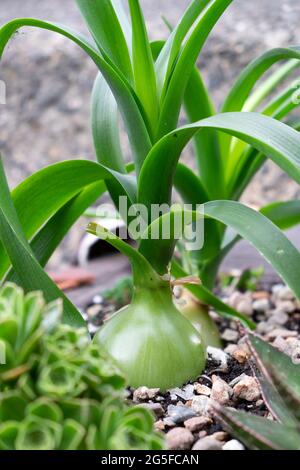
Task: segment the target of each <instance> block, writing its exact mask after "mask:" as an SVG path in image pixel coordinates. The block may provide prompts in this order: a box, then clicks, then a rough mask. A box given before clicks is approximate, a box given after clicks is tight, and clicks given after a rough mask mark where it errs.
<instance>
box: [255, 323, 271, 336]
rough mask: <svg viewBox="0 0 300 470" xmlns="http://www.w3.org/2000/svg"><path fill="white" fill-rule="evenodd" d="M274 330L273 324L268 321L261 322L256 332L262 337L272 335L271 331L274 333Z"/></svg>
mask: <svg viewBox="0 0 300 470" xmlns="http://www.w3.org/2000/svg"><path fill="white" fill-rule="evenodd" d="M273 329H274V325H272V324H270V323H268V322H266V321H261V322H259V324H258V325H257V328H256V331H257V333H258V334H260V335H266V334H268V333H270V331H272V330H273Z"/></svg>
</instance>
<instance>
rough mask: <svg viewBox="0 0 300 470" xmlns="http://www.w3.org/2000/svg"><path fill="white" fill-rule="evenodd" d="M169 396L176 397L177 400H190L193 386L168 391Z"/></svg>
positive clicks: (192, 394)
mask: <svg viewBox="0 0 300 470" xmlns="http://www.w3.org/2000/svg"><path fill="white" fill-rule="evenodd" d="M170 393H171V395H172V396H173V395H176V396H177V397H179V398H182V399H183V400H185V401H187V400H192V399H193V396H194V386H193V385H187V386H186V387H184V388H183V389H181V388H173V389H171V390H170Z"/></svg>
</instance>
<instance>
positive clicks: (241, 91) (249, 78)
mask: <svg viewBox="0 0 300 470" xmlns="http://www.w3.org/2000/svg"><path fill="white" fill-rule="evenodd" d="M285 59H298V60H299V59H300V46H293V47H288V48H276V49H271V50H270V51H268V52H266V53H265V54H263V55H261V56H260V57H258V58H257V59H255V60H253V61H252V62H251V63H250V64H249V65H248V67H246V68H245V69H244V70H243V72H242V73H241V75H240V76H239V77H238V79H237V81H236V83H235V85H234V86H233V87H232V88H231V90H230V93H229V94H228V96H227V98H226V100H225V102H224V105H223V107H222V111H223V112H231V111H241V110H242V108H243V106H244V104H245V102H246V100H247V98H248V97H249V94H250V92H251V90H252V89H253V87H254V85H255V84H256V83H257V81H258V80H259V78H260V77H262V75H263V74H264V73H265V72H266V71H267V70H268V69H269V68H270V67H272V65H274V64H276V62H279V61H280V60H285Z"/></svg>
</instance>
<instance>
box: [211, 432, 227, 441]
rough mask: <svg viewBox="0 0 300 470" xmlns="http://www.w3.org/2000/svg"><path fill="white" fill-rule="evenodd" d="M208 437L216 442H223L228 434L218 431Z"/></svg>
mask: <svg viewBox="0 0 300 470" xmlns="http://www.w3.org/2000/svg"><path fill="white" fill-rule="evenodd" d="M210 437H213V438H214V439H216V440H217V441H220V442H224V441H225V440H226V439H227V438H228V434H227V432H225V431H218V432H215V433H214V434H212V435H211V436H210Z"/></svg>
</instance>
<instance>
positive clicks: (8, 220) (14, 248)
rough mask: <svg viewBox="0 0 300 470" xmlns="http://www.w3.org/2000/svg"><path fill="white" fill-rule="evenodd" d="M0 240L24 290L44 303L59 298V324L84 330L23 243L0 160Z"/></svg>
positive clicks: (61, 294) (20, 228) (22, 235)
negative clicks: (37, 294)
mask: <svg viewBox="0 0 300 470" xmlns="http://www.w3.org/2000/svg"><path fill="white" fill-rule="evenodd" d="M0 238H1V241H2V243H3V245H4V246H5V249H6V251H7V254H8V256H9V257H10V260H11V263H12V265H13V267H14V269H15V271H16V273H17V276H18V281H19V283H20V284H21V286H22V287H23V288H24V289H25V291H27V292H28V291H33V290H43V293H44V296H45V299H46V300H47V301H48V302H51V301H53V300H56V299H58V298H60V299H62V301H63V306H64V308H63V321H64V322H66V323H68V324H70V325H73V326H75V327H84V326H85V322H84V320H83V318H82V316H81V314H80V313H79V312H78V310H77V309H76V308H75V307H74V305H73V304H72V303H71V302H70V301H69V300H68V299H67V297H66V296H65V295H64V294H63V293H62V292H61V291H60V290H59V289H58V287H57V286H56V285H55V284H54V282H53V281H52V280H51V279H50V278H49V277H48V275H47V274H46V273H45V271H44V270H43V268H42V267H41V265H40V264H39V263H38V262H37V260H36V259H35V257H34V255H33V253H32V250H31V248H30V246H29V244H28V242H27V241H26V238H25V236H24V234H23V231H22V227H21V224H20V221H19V220H18V215H17V213H16V210H15V208H14V205H13V202H12V199H11V197H10V192H9V188H8V185H7V181H6V178H5V173H4V168H3V165H2V161H0Z"/></svg>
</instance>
